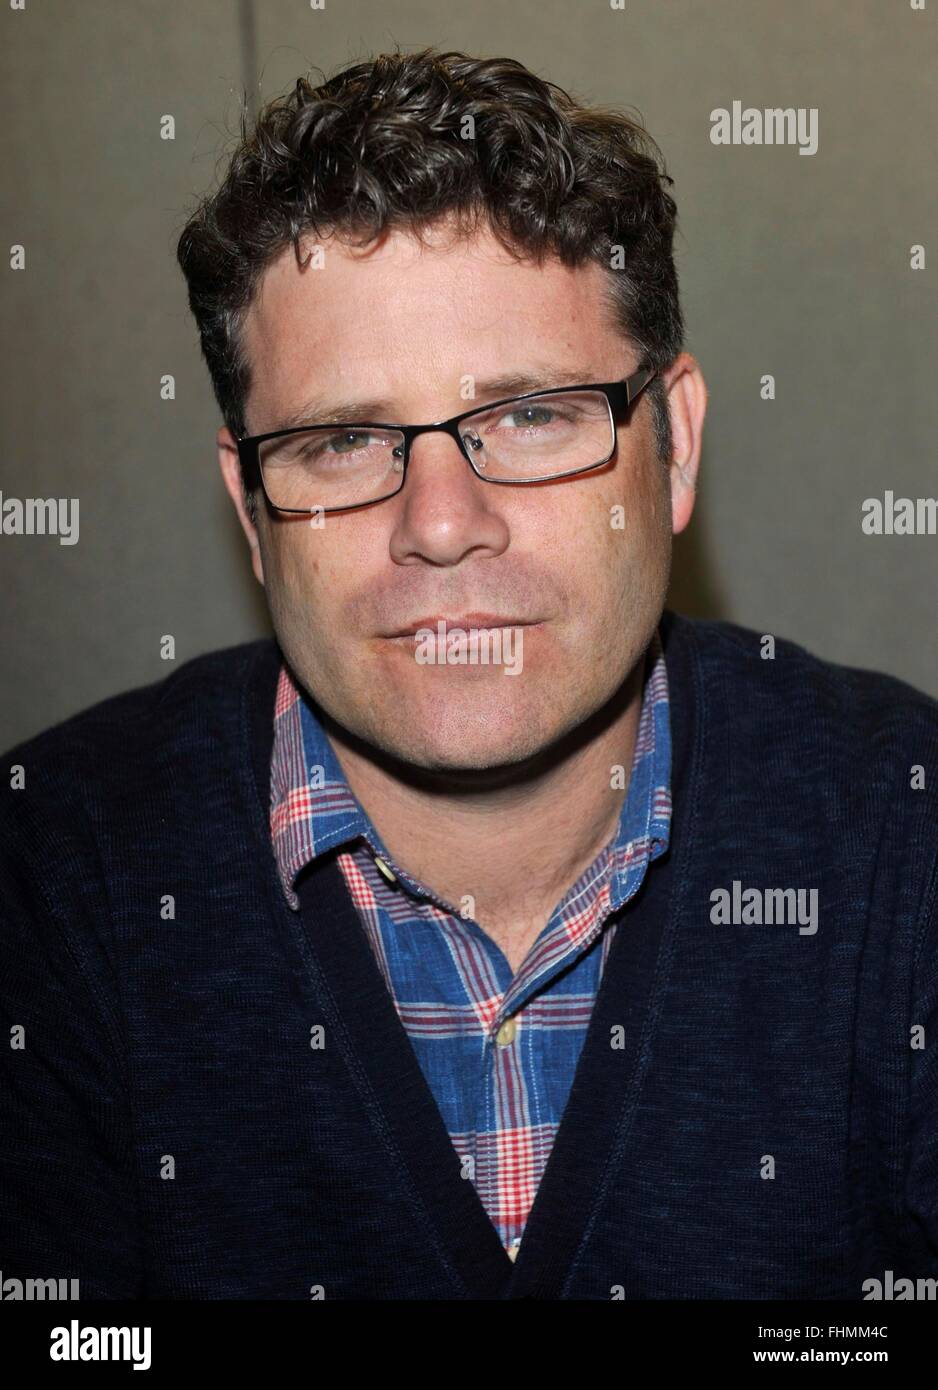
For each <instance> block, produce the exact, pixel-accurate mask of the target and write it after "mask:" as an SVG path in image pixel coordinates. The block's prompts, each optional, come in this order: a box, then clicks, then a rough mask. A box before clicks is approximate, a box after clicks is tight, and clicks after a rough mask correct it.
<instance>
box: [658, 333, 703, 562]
mask: <svg viewBox="0 0 938 1390" xmlns="http://www.w3.org/2000/svg"><path fill="white" fill-rule="evenodd" d="M664 381H665V385H666V387H667V390H668V397H667V400H668V410H669V411H670V414H671V441H672V449H671V462H670V471H671V527H672V530H673V532H674V534H675V535H676V536H677V535H679V534H680V532H681V531H683V530H684V528H685V526H686V525H687V523H688V522H689V521H690V518H691V513H692V512H693V510H694V499H695V495H696V488H697V475H698V471H699V468H700V451H701V446H702V443H703V423H704V416H705V415H706V413H707V386H706V383H705V381H704V379H703V372H702V371H701V370H700V366H699V364H698V362H697V360H696V358H694V357H691V355H690V353H689V352H682V353H681V354H680V355H679V356H678V357H676V358H675V360H674V362H672V364H671V366H670V367H669V368H668V369H667V371H666V372H665V373H664Z"/></svg>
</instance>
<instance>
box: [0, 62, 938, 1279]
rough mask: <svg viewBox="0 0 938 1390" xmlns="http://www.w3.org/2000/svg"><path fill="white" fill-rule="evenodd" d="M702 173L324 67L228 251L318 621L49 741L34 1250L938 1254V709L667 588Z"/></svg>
mask: <svg viewBox="0 0 938 1390" xmlns="http://www.w3.org/2000/svg"><path fill="white" fill-rule="evenodd" d="M666 182H668V180H667V179H666V176H665V175H664V174H663V172H662V170H661V168H660V166H659V163H658V161H657V159H656V156H655V147H654V146H653V144H652V142H651V141H650V138H649V137H648V136H647V135H645V133H644V132H643V131H642V130H641V129H640V128H639V127H637V126H635V125H633V124H632V123H631V122H630V121H628V120H627V119H626V118H625V117H624V116H622V115H620V114H617V113H615V112H606V111H596V110H590V109H586V108H583V107H580V106H578V105H577V104H576V103H574V102H573V101H572V99H571V98H570V97H568V96H567V95H566V94H565V93H563V92H562V91H560V90H559V89H557V88H555V87H553V86H551V85H550V84H548V83H546V82H544V81H542V80H540V79H538V78H536V77H534V76H533V75H532V74H531V73H530V72H528V71H527V70H526V69H524V68H523V67H522V66H521V65H520V64H517V63H515V62H512V61H508V60H486V61H483V60H477V59H472V58H468V57H466V56H464V55H460V54H439V53H435V52H433V51H426V52H423V53H418V54H414V55H410V56H403V55H399V54H398V55H394V56H385V57H381V58H379V59H377V60H376V61H375V62H374V63H366V64H361V65H358V66H355V67H353V68H351V69H349V70H347V71H345V72H343V73H340V74H339V75H338V76H337V77H335V78H333V79H332V80H331V81H329V82H327V83H326V84H325V85H324V86H322V87H320V88H317V89H313V88H311V87H310V86H309V85H308V84H307V83H305V82H304V81H300V82H298V83H297V86H296V89H295V91H294V92H292V93H291V94H290V96H289V97H287V98H286V99H284V100H282V101H280V102H277V103H274V104H273V105H272V106H271V107H269V108H268V109H267V110H266V111H265V112H264V113H262V116H261V119H260V121H259V123H258V127H257V129H256V130H255V132H254V133H253V134H252V135H251V136H250V137H249V138H248V137H246V138H245V139H244V141H243V144H242V146H241V148H240V149H239V150H238V151H237V153H236V154H235V156H234V158H233V159H232V162H231V165H230V167H229V169H228V172H227V175H226V178H225V181H224V182H223V184H222V186H221V188H220V189H219V191H218V192H217V193H216V194H215V195H213V196H212V197H209V198H207V199H206V200H205V201H204V202H203V203H202V205H201V206H200V208H199V209H198V211H197V212H196V213H195V214H194V216H193V217H192V219H191V221H190V222H189V224H188V225H187V227H186V229H185V231H184V232H183V234H182V237H181V240H180V245H179V259H180V263H181V266H182V268H183V270H184V272H185V275H186V277H187V280H188V285H189V294H190V303H191V306H192V309H193V312H194V314H195V316H196V319H197V322H198V326H199V331H200V334H201V341H202V346H203V350H204V352H205V355H206V360H207V362H208V365H209V368H210V371H211V374H212V380H213V385H214V389H215V392H216V396H217V399H218V402H219V406H220V408H221V411H222V416H223V418H224V421H225V424H224V427H223V428H222V429H221V430H220V431H219V434H218V453H219V460H220V464H221V470H222V473H223V476H224V481H225V485H226V486H227V489H228V491H229V493H230V495H231V498H232V501H233V503H234V505H235V508H236V510H237V513H238V516H239V518H240V522H241V525H242V527H243V529H244V532H245V535H246V537H247V540H248V543H249V546H250V553H251V559H252V564H253V567H254V573H255V575H256V576H257V579H258V580H259V582H260V583H261V584H262V585H263V586H264V590H265V594H266V596H267V600H268V602H269V606H270V613H271V618H272V622H273V627H274V630H275V633H276V642H274V641H272V640H271V641H265V642H258V643H252V644H248V645H246V646H242V647H236V648H233V649H229V650H225V651H220V652H215V653H211V654H209V655H207V656H203V657H201V658H198V659H196V660H193V661H189V662H187V663H185V664H184V665H183V666H182V667H181V669H179V670H178V671H177V672H176V673H175V674H173V675H172V676H170V677H169V678H168V679H166V680H163V681H161V682H159V683H157V684H155V685H152V686H149V687H147V688H145V689H142V690H137V691H133V692H130V693H128V694H124V695H122V696H119V697H117V698H115V699H112V700H109V701H106V702H105V703H103V704H101V705H99V706H97V707H95V708H94V709H91V710H89V711H86V712H84V713H83V714H81V715H79V716H77V717H75V718H74V719H72V720H70V721H68V722H67V723H66V724H64V725H62V726H60V727H59V728H58V729H55V730H51V731H49V732H47V733H46V734H44V735H43V736H41V737H39V738H38V739H35V740H32V741H31V742H29V743H27V744H25V745H23V746H21V747H20V748H18V749H15V750H13V751H12V752H11V753H10V754H9V755H8V757H7V759H6V762H7V764H9V765H10V767H11V769H13V770H12V771H11V774H10V777H9V779H8V780H9V781H10V783H11V786H10V790H9V791H7V792H6V793H5V801H4V813H3V814H4V843H5V845H6V850H5V856H4V860H3V905H4V906H3V911H4V926H3V948H4V965H3V970H2V972H0V979H2V982H3V997H4V1010H5V1015H6V1018H7V1026H8V1027H9V1028H10V1029H11V1030H13V1031H12V1032H11V1037H12V1038H14V1039H15V1043H11V1049H10V1052H9V1057H8V1059H7V1062H6V1065H5V1068H4V1074H3V1076H4V1080H3V1092H2V1096H3V1101H2V1105H3V1119H4V1121H5V1123H4V1125H3V1137H2V1139H0V1145H2V1158H3V1167H4V1183H3V1196H2V1198H0V1202H2V1221H3V1224H2V1244H0V1267H2V1268H3V1270H4V1272H5V1274H15V1275H17V1276H28V1275H30V1274H39V1273H42V1272H43V1271H46V1272H48V1273H50V1274H60V1275H61V1276H68V1277H78V1278H80V1281H81V1290H82V1296H83V1297H95V1296H97V1297H106V1298H114V1297H137V1298H139V1297H150V1298H153V1297H175V1298H231V1297H234V1298H276V1299H302V1298H310V1297H313V1298H318V1297H324V1298H327V1299H328V1298H332V1299H335V1298H337V1299H343V1298H369V1299H385V1298H442V1299H464V1298H481V1299H484V1298H509V1299H515V1298H530V1297H534V1298H541V1299H563V1298H588V1299H616V1298H720V1297H728V1298H737V1299H749V1298H766V1297H780V1298H791V1297H807V1298H817V1299H821V1298H832V1297H847V1298H857V1299H858V1298H862V1297H863V1296H864V1293H863V1285H864V1282H865V1281H867V1280H869V1279H875V1278H877V1277H880V1278H882V1277H883V1275H884V1272H885V1271H886V1270H887V1269H888V1270H893V1271H896V1272H897V1273H899V1274H901V1275H902V1276H904V1277H908V1278H912V1279H915V1278H917V1277H923V1276H927V1275H929V1274H932V1275H934V1274H935V1273H938V1118H936V1099H938V1067H936V1063H935V1057H936V1050H938V1042H936V1037H938V1014H936V1008H938V969H936V954H935V950H936V945H938V940H936V937H938V909H936V900H938V876H936V863H938V833H936V818H935V791H934V788H935V787H936V785H938V706H936V704H935V703H934V702H933V701H931V700H929V699H928V698H927V697H926V696H924V695H922V694H919V693H918V692H916V691H914V690H912V689H910V688H909V687H908V686H905V685H903V684H901V683H900V682H898V681H895V680H893V679H890V678H888V677H886V676H881V675H877V674H873V673H864V672H858V671H854V670H848V669H846V668H842V667H838V666H834V665H831V664H828V663H826V662H823V661H820V660H818V659H816V658H814V657H812V656H809V655H808V654H807V653H806V652H804V651H802V650H801V649H799V648H798V647H795V646H794V645H792V644H790V643H786V642H783V641H781V640H779V641H777V642H776V641H774V640H773V639H772V638H771V637H769V636H767V635H763V634H757V633H755V632H749V631H746V630H744V629H741V628H738V627H734V626H730V625H726V624H720V623H704V622H691V621H688V620H686V619H682V618H680V617H678V616H677V615H674V614H671V613H668V612H663V608H664V601H665V592H666V588H667V583H668V576H669V565H670V547H671V535H672V533H676V532H680V531H681V530H683V529H684V527H685V526H686V525H687V524H688V521H689V520H690V517H691V512H692V510H693V503H694V486H695V480H696V475H697V469H698V462H699V457H700V448H701V432H702V428H703V420H704V413H705V406H706V388H705V385H704V381H703V377H702V374H701V370H700V367H699V365H698V364H697V362H696V361H695V360H694V358H693V357H692V356H690V355H689V354H688V353H687V352H685V351H683V350H682V332H683V329H682V319H681V312H680V308H679V303H678V295H677V280H676V276H675V271H674V265H673V261H672V255H671V245H672V237H673V230H674V222H675V214H676V208H675V204H674V202H673V200H672V199H671V197H670V195H669V194H668V193H667V192H666V190H665V183H666ZM17 769H18V770H19V771H18V772H17Z"/></svg>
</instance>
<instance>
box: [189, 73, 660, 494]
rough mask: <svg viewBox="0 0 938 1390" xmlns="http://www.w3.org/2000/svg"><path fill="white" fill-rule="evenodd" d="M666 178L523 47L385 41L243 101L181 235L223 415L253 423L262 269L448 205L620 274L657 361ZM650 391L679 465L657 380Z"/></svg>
mask: <svg viewBox="0 0 938 1390" xmlns="http://www.w3.org/2000/svg"><path fill="white" fill-rule="evenodd" d="M671 183H673V180H672V179H671V178H669V177H668V175H667V174H666V173H665V171H664V161H663V158H662V156H661V152H660V150H659V149H658V146H657V145H656V143H655V142H654V140H652V138H651V136H650V135H649V134H648V132H647V131H646V130H645V128H644V126H643V125H641V124H639V123H638V122H636V121H633V120H631V119H630V118H629V117H628V116H626V115H625V114H623V113H622V112H621V111H618V110H616V109H613V108H609V107H586V106H583V105H581V104H580V103H579V102H577V101H576V100H574V98H573V97H571V96H569V95H568V94H567V92H565V91H564V90H563V89H562V88H560V87H558V86H556V85H555V84H554V83H552V82H548V81H546V80H543V79H541V78H539V77H536V76H535V75H534V74H533V73H532V72H530V71H529V70H528V69H527V68H525V67H524V66H523V64H521V63H519V62H517V61H516V60H514V59H512V58H472V57H468V56H467V55H466V54H464V53H458V52H447V53H439V52H437V51H436V50H435V49H433V48H425V49H422V50H421V51H420V52H417V53H411V54H403V53H400V52H398V53H393V54H381V55H380V56H379V57H376V58H375V59H374V60H373V61H371V62H365V63H357V64H355V65H353V66H351V67H348V68H346V69H345V70H344V71H341V72H339V73H337V74H336V75H335V76H334V77H332V78H330V79H329V80H328V81H326V82H324V83H322V85H320V86H318V87H313V86H311V85H310V84H309V82H308V81H307V80H306V78H303V77H301V78H300V79H299V80H298V81H297V83H296V86H295V87H294V88H293V89H292V90H291V91H290V92H289V93H288V94H287V95H285V96H281V97H278V98H276V99H274V100H273V101H271V102H269V103H268V104H267V105H266V106H265V107H264V108H263V109H262V110H261V112H260V114H259V116H258V118H257V120H256V122H255V125H254V129H253V131H252V132H250V133H249V131H248V129H247V117H246V113H245V112H243V111H242V116H241V141H240V144H239V146H238V148H237V149H236V150H235V152H234V154H233V155H232V157H231V160H230V163H229V165H228V168H227V172H226V174H225V177H224V179H223V181H222V183H221V186H220V187H219V188H218V190H217V192H215V193H214V194H211V195H209V196H206V197H205V198H203V199H202V200H201V201H200V203H199V205H198V207H197V208H196V210H195V212H194V213H193V214H192V216H191V217H190V218H189V220H188V222H187V223H186V226H185V228H184V230H183V232H182V234H181V236H180V238H179V244H178V247H177V256H178V260H179V264H180V266H181V267H182V271H183V274H184V275H185V277H186V281H187V284H188V289H189V305H190V308H191V309H192V313H193V314H194V316H195V319H196V323H197V325H198V329H199V337H200V340H201V345H202V352H203V354H204V356H205V360H206V363H207V364H208V368H209V372H210V374H211V378H212V386H213V389H214V392H215V398H216V400H217V402H218V405H219V408H220V410H221V413H222V417H223V419H224V421H225V424H226V425H227V426H228V428H229V429H230V430H231V431H232V433H233V434H235V435H241V434H244V433H245V432H246V424H245V402H246V399H247V395H248V391H249V387H250V366H249V363H248V362H247V360H246V357H245V354H244V351H243V348H242V335H241V328H242V325H243V321H244V316H245V314H246V312H247V310H248V308H249V307H250V304H251V301H252V298H253V295H254V291H255V289H256V287H257V284H258V281H259V279H260V277H261V275H262V273H263V271H264V269H265V268H266V267H267V265H268V264H269V262H270V260H271V259H272V258H273V257H274V256H275V255H276V254H277V253H278V252H279V251H281V250H282V249H283V247H284V246H286V245H288V244H289V243H290V242H292V243H293V246H294V250H295V253H296V256H297V260H298V261H300V260H301V257H300V238H301V237H302V236H303V235H304V234H306V233H307V232H309V231H313V232H314V233H316V234H317V235H322V234H323V233H326V232H336V233H337V234H338V235H340V237H342V238H344V239H346V240H347V241H348V242H349V243H351V244H353V245H356V246H366V245H368V244H369V243H370V242H371V241H372V240H374V239H375V238H376V237H377V236H378V235H379V234H381V233H382V232H383V231H384V230H385V229H386V228H404V229H406V230H408V231H410V232H411V234H413V235H414V236H415V237H417V238H418V239H420V238H421V234H422V231H423V230H424V229H425V228H427V227H429V226H430V225H431V224H432V223H433V222H434V221H435V220H437V219H439V218H441V217H443V216H444V215H445V216H452V217H453V218H454V220H455V223H456V226H457V228H459V229H465V230H467V231H471V230H472V228H473V226H475V225H477V224H478V222H479V220H480V219H483V220H486V221H487V223H488V225H489V226H490V228H491V230H492V232H493V234H494V235H495V236H496V237H497V238H498V240H499V242H500V243H501V244H502V245H503V246H504V247H505V249H506V250H507V251H508V252H509V253H510V254H512V255H515V256H522V257H532V258H534V259H535V261H536V262H539V261H540V259H541V257H543V256H544V255H545V254H553V255H555V256H557V257H559V258H560V259H561V260H562V261H563V263H564V264H566V265H570V266H577V265H581V264H583V263H584V261H586V260H587V259H592V260H594V261H596V262H598V263H599V264H601V265H602V266H603V267H604V268H605V269H606V270H607V271H608V274H609V282H608V302H609V305H610V308H611V311H612V313H613V316H614V322H616V323H617V325H618V326H619V328H620V329H621V331H622V333H623V335H624V336H625V338H626V339H627V340H628V341H631V342H632V343H633V344H634V345H635V346H636V347H637V348H638V349H639V351H640V352H641V355H642V360H643V361H646V362H648V364H649V365H651V366H653V367H655V368H657V369H658V371H659V372H660V371H661V370H662V369H663V368H665V367H667V366H668V365H669V364H670V363H671V362H673V360H674V358H675V357H676V356H677V355H678V353H679V352H680V351H681V347H682V343H683V334H684V324H683V317H682V313H681V308H680V304H679V299H678V284H677V274H676V271H675V267H674V261H673V257H672V242H673V237H674V230H675V224H676V216H677V207H676V204H675V202H674V199H673V198H672V197H671V196H670V194H669V193H668V192H667V191H666V188H665V184H671ZM648 394H649V398H650V400H651V402H652V411H653V423H654V435H655V444H656V448H657V451H658V454H659V456H660V457H661V458H662V460H664V461H667V460H668V459H669V458H670V454H671V430H670V419H669V414H668V408H667V399H666V393H665V390H664V387H663V383H662V382H661V379H660V376H658V377H656V378H655V379H654V380H653V381H652V383H651V385H650V386H649V388H648ZM249 500H250V501H251V503H252V504H253V501H254V499H253V497H252V498H250V499H249ZM253 510H254V509H253V505H252V514H253Z"/></svg>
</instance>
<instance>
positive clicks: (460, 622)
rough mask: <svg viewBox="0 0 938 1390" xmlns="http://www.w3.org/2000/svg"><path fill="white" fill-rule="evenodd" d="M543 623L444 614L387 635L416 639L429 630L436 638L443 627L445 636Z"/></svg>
mask: <svg viewBox="0 0 938 1390" xmlns="http://www.w3.org/2000/svg"><path fill="white" fill-rule="evenodd" d="M541 621H542V619H540V618H506V617H503V616H501V615H500V614H498V613H464V614H463V615H462V616H461V617H449V616H448V615H445V614H442V613H434V614H431V615H430V616H429V617H426V618H415V619H414V620H413V622H410V623H408V624H407V626H406V627H401V628H398V629H397V630H396V631H395V632H389V633H386V634H385V635H386V636H387V637H389V638H394V637H414V636H416V634H417V632H425V631H427V630H429V631H431V632H432V633H433V634H434V636H436V634H437V633H438V632H439V631H440V630H441V626H442V630H443V632H444V634H446V633H449V632H452V631H459V632H472V631H473V630H475V629H489V628H496V627H537V626H538V625H539V624H540V623H541Z"/></svg>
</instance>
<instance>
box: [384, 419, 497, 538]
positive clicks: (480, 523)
mask: <svg viewBox="0 0 938 1390" xmlns="http://www.w3.org/2000/svg"><path fill="white" fill-rule="evenodd" d="M510 490H511V489H509V488H500V487H496V486H495V485H494V484H492V483H486V482H483V481H482V479H481V478H478V477H477V476H476V475H475V473H473V471H472V468H471V467H470V465H469V461H468V459H467V458H466V455H465V454H464V453H463V451H462V449H461V448H460V447H459V445H458V444H457V443H456V441H455V440H454V439H451V438H448V437H447V436H446V435H445V434H422V435H419V436H418V438H417V439H415V440H414V441H413V443H412V445H411V448H410V458H409V460H408V463H407V477H406V479H405V481H404V488H403V491H402V492H401V494H400V500H401V504H400V509H399V512H398V517H397V523H396V525H395V527H394V531H393V534H392V536H391V543H390V552H391V558H392V559H393V560H394V561H395V562H396V563H397V564H409V563H412V562H413V561H415V560H425V561H428V562H430V563H431V564H435V565H458V564H459V563H460V561H461V560H463V559H465V558H466V556H468V555H469V554H472V553H477V554H478V555H480V556H486V555H487V556H490V557H491V556H495V555H500V554H501V553H502V551H503V550H505V549H506V548H507V546H508V542H509V539H510V532H509V528H508V523H507V521H506V520H505V517H504V515H503V506H504V498H503V497H502V496H501V494H503V493H506V492H509V491H510Z"/></svg>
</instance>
